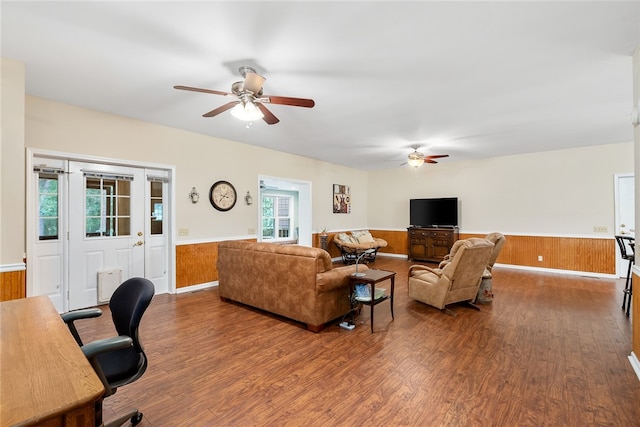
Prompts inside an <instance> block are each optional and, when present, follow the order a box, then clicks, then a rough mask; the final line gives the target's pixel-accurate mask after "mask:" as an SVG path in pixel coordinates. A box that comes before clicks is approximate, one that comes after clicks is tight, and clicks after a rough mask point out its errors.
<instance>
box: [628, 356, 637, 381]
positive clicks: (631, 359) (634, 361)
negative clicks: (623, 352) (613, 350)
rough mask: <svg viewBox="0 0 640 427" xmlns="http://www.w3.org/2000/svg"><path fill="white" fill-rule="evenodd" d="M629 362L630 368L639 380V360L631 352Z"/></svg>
mask: <svg viewBox="0 0 640 427" xmlns="http://www.w3.org/2000/svg"><path fill="white" fill-rule="evenodd" d="M629 362H631V367H632V368H633V370H634V372H635V373H636V375H637V376H638V379H639V380H640V360H638V356H636V355H635V353H634V352H633V351H632V352H631V354H630V355H629Z"/></svg>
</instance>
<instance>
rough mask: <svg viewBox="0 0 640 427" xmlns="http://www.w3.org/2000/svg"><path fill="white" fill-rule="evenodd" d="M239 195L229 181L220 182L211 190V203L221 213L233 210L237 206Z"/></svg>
mask: <svg viewBox="0 0 640 427" xmlns="http://www.w3.org/2000/svg"><path fill="white" fill-rule="evenodd" d="M237 199H238V195H237V194H236V189H235V188H233V185H231V183H229V182H227V181H218V182H216V183H215V184H213V185H212V186H211V189H210V190H209V201H210V202H211V205H212V206H213V207H214V208H216V209H217V210H219V211H222V212H226V211H228V210H231V208H233V207H234V206H235V204H236V200H237Z"/></svg>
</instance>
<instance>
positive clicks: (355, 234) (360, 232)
mask: <svg viewBox="0 0 640 427" xmlns="http://www.w3.org/2000/svg"><path fill="white" fill-rule="evenodd" d="M365 233H369V230H354V231H352V232H351V235H352V236H353V237H354V238H355V239H356V240H359V239H360V236H362V235H363V234H365Z"/></svg>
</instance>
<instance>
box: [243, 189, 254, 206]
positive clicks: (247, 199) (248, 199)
mask: <svg viewBox="0 0 640 427" xmlns="http://www.w3.org/2000/svg"><path fill="white" fill-rule="evenodd" d="M244 202H245V203H246V204H247V206H251V204H252V203H253V197H251V193H249V191H247V194H245V196H244Z"/></svg>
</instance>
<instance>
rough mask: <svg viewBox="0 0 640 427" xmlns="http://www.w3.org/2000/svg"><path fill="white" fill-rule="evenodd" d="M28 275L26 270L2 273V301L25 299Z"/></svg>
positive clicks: (0, 293)
mask: <svg viewBox="0 0 640 427" xmlns="http://www.w3.org/2000/svg"><path fill="white" fill-rule="evenodd" d="M26 296H27V275H26V271H25V270H19V271H7V272H3V273H0V301H8V300H12V299H19V298H25V297H26Z"/></svg>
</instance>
